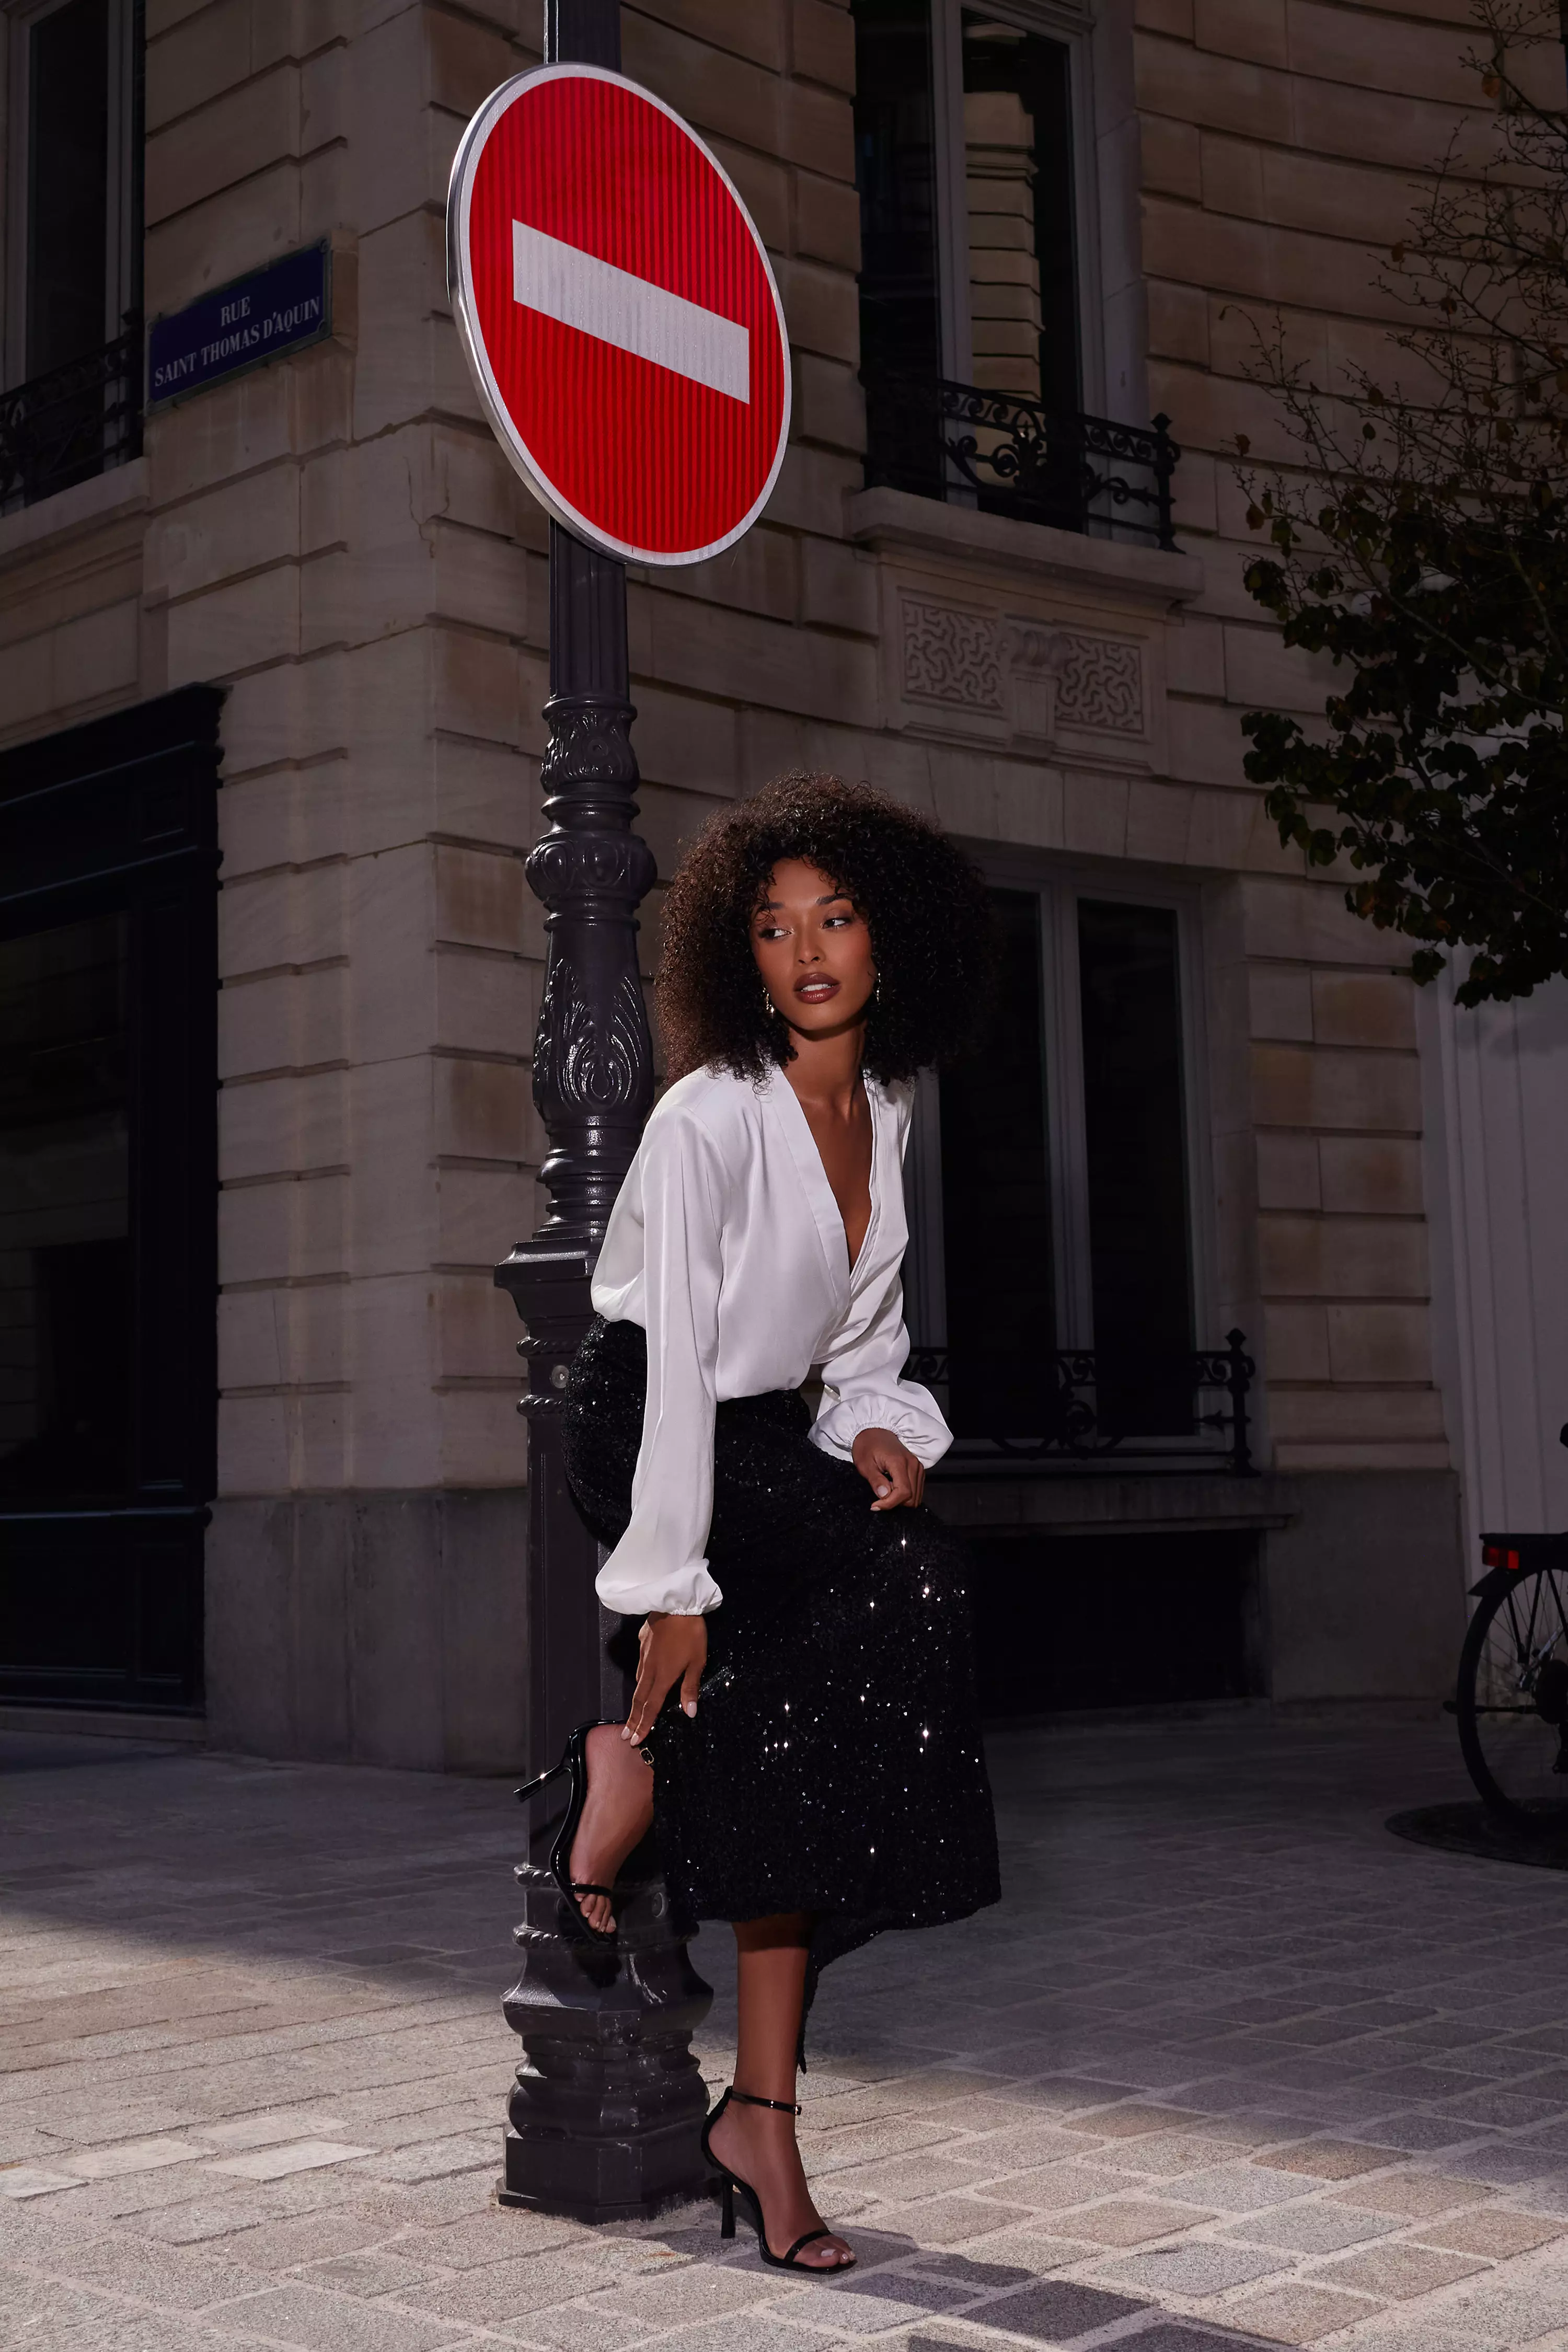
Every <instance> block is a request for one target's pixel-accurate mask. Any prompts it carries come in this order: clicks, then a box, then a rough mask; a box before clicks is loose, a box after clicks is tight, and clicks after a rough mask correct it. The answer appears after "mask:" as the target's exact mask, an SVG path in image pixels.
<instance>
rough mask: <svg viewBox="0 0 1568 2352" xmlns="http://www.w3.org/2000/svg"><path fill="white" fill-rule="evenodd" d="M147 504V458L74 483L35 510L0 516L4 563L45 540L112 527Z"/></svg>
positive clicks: (0, 555)
mask: <svg viewBox="0 0 1568 2352" xmlns="http://www.w3.org/2000/svg"><path fill="white" fill-rule="evenodd" d="M147 499H148V487H147V460H146V458H145V457H132V459H131V460H130V461H129V463H128V464H126V465H123V466H110V467H107V468H106V470H105V471H104V472H103V473H101V474H94V475H93V476H92V478H91V479H90V480H89V481H86V482H73V483H72V484H71V486H70V488H69V489H68V490H57V491H56V492H55V493H54V496H53V497H52V498H47V499H38V500H37V504H36V505H34V506H30V507H18V508H17V509H16V512H15V513H14V514H8V515H0V564H4V563H7V562H10V561H11V559H12V558H13V557H15V556H18V555H22V554H25V553H26V551H27V550H28V549H29V548H33V547H37V545H39V544H40V542H41V541H45V540H56V539H64V538H67V537H68V536H69V535H70V534H72V533H74V532H77V531H83V530H95V529H97V528H98V527H99V526H100V525H101V524H103V523H106V522H112V521H114V520H117V519H118V518H119V517H120V516H121V515H125V514H131V513H132V512H133V511H134V510H135V509H137V508H139V507H144V506H145V505H146V504H147Z"/></svg>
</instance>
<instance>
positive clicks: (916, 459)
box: [864, 374, 1182, 548]
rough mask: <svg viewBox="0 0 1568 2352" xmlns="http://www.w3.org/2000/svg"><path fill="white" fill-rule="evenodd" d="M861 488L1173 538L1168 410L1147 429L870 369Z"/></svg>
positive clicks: (1085, 527)
mask: <svg viewBox="0 0 1568 2352" xmlns="http://www.w3.org/2000/svg"><path fill="white" fill-rule="evenodd" d="M864 381H865V385H866V428H867V438H868V456H867V459H866V483H867V487H868V488H875V487H877V486H878V485H886V486H887V487H888V488H892V489H899V490H913V491H915V492H916V493H917V494H918V495H919V496H920V497H922V498H931V499H952V500H955V501H957V502H959V503H963V504H967V505H971V506H975V507H978V508H979V509H981V510H982V511H983V512H984V513H988V514H1009V515H1016V516H1017V517H1018V518H1020V519H1021V520H1023V521H1025V522H1044V523H1051V524H1054V525H1055V527H1056V528H1057V529H1058V530H1075V531H1080V532H1085V533H1088V534H1089V536H1091V537H1096V538H1103V539H1132V540H1142V541H1147V542H1150V543H1152V545H1154V546H1155V547H1164V548H1173V547H1174V546H1175V543H1176V541H1175V534H1174V530H1173V526H1172V521H1171V477H1172V475H1173V473H1174V471H1175V467H1176V460H1177V458H1178V457H1180V456H1181V454H1182V453H1181V451H1180V450H1179V449H1178V448H1177V446H1176V444H1175V443H1174V442H1173V440H1172V438H1171V436H1170V433H1169V431H1168V430H1167V427H1168V426H1169V425H1170V422H1171V420H1170V418H1169V417H1168V416H1163V415H1162V416H1156V417H1155V419H1154V421H1153V424H1152V426H1149V427H1147V428H1144V427H1142V426H1139V425H1117V424H1114V423H1113V422H1112V421H1111V420H1110V418H1109V417H1105V416H1080V415H1060V414H1058V413H1056V412H1054V411H1052V410H1050V409H1047V408H1043V407H1041V406H1040V404H1038V402H1037V401H1032V400H1024V399H1017V398H1015V397H1014V395H1013V394H1010V393H1005V392H982V391H980V390H978V389H977V388H976V387H975V386H974V385H973V384H967V383H947V382H945V381H942V382H939V383H919V382H915V381H911V380H910V379H907V378H904V377H893V376H887V375H876V374H868V375H867V376H866V377H865V379H864Z"/></svg>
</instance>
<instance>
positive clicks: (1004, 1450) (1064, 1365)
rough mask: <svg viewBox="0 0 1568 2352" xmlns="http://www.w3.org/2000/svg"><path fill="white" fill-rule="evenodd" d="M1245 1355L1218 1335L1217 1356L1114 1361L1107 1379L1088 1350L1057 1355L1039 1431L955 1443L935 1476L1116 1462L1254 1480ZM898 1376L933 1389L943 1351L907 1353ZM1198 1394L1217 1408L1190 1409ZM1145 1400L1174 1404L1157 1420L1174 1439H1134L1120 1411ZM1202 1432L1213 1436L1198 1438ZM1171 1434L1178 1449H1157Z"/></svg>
mask: <svg viewBox="0 0 1568 2352" xmlns="http://www.w3.org/2000/svg"><path fill="white" fill-rule="evenodd" d="M1246 1347H1247V1335H1246V1333H1245V1332H1243V1331H1227V1332H1226V1344H1225V1346H1224V1347H1223V1348H1196V1349H1193V1350H1192V1352H1191V1353H1190V1354H1184V1355H1182V1356H1180V1357H1177V1358H1173V1359H1169V1360H1157V1361H1156V1360H1151V1361H1148V1362H1143V1361H1140V1362H1138V1363H1137V1364H1136V1365H1131V1364H1128V1363H1126V1362H1124V1361H1123V1362H1119V1363H1118V1364H1117V1365H1116V1367H1115V1369H1114V1370H1113V1371H1112V1370H1111V1369H1110V1367H1108V1366H1106V1365H1104V1364H1102V1363H1101V1362H1100V1360H1099V1358H1098V1357H1097V1356H1096V1353H1095V1351H1094V1349H1092V1348H1060V1349H1056V1350H1055V1351H1054V1353H1052V1354H1050V1355H1047V1357H1045V1359H1044V1360H1043V1368H1044V1369H1045V1370H1047V1373H1048V1376H1049V1378H1050V1380H1051V1381H1053V1382H1054V1385H1053V1386H1050V1387H1048V1388H1047V1389H1046V1391H1045V1392H1044V1394H1043V1396H1042V1399H1041V1413H1040V1419H1041V1423H1042V1424H1043V1425H1042V1426H1041V1427H1040V1428H1039V1430H1038V1432H1037V1433H1036V1434H1034V1435H1029V1436H1007V1437H1004V1436H985V1437H973V1436H960V1437H955V1438H954V1440H953V1443H952V1448H951V1449H950V1451H949V1452H948V1453H947V1454H945V1455H944V1456H943V1458H942V1469H943V1470H944V1471H946V1472H949V1473H952V1472H955V1471H956V1472H959V1473H963V1472H966V1471H968V1472H973V1471H979V1470H986V1469H995V1468H999V1467H1002V1466H1004V1465H1011V1466H1014V1467H1019V1468H1021V1467H1025V1466H1032V1467H1033V1468H1034V1470H1036V1471H1037V1472H1043V1471H1049V1470H1052V1469H1054V1468H1061V1467H1068V1466H1070V1465H1083V1464H1086V1463H1108V1462H1109V1463H1114V1464H1116V1465H1121V1464H1123V1463H1124V1464H1126V1465H1128V1467H1129V1468H1131V1467H1134V1466H1136V1465H1142V1464H1148V1463H1160V1464H1162V1465H1164V1466H1165V1468H1166V1469H1167V1470H1172V1469H1178V1468H1179V1469H1182V1470H1209V1469H1214V1468H1215V1467H1219V1468H1222V1469H1224V1470H1226V1472H1228V1473H1230V1474H1232V1475H1235V1476H1237V1477H1242V1478H1252V1477H1256V1476H1257V1475H1258V1472H1257V1469H1256V1466H1255V1465H1254V1463H1253V1459H1252V1446H1251V1441H1250V1438H1249V1436H1248V1413H1247V1394H1248V1391H1249V1390H1250V1388H1251V1385H1252V1381H1253V1379H1254V1377H1255V1375H1256V1373H1257V1370H1258V1367H1257V1365H1256V1363H1255V1362H1254V1361H1253V1360H1252V1358H1251V1357H1250V1356H1249V1355H1248V1354H1247V1351H1246ZM905 1370H906V1374H907V1377H908V1378H909V1379H910V1380H912V1381H922V1382H923V1383H925V1384H926V1385H927V1386H928V1387H931V1386H935V1387H938V1388H940V1387H942V1386H943V1385H945V1384H947V1383H949V1381H950V1379H951V1360H950V1351H949V1350H948V1349H946V1348H914V1349H911V1350H910V1360H909V1363H908V1365H907V1366H906V1368H905ZM1203 1391H1208V1392H1210V1393H1213V1392H1215V1391H1219V1392H1220V1393H1221V1394H1222V1395H1223V1397H1224V1399H1225V1402H1223V1403H1216V1404H1215V1406H1214V1407H1212V1408H1211V1409H1209V1410H1206V1411H1205V1410H1200V1407H1199V1398H1200V1394H1201V1393H1202V1392H1203ZM1152 1395H1160V1396H1163V1398H1165V1399H1166V1400H1167V1401H1168V1400H1170V1399H1172V1398H1173V1397H1179V1398H1182V1399H1184V1403H1183V1404H1182V1406H1181V1408H1180V1412H1179V1415H1178V1414H1175V1413H1171V1414H1168V1415H1166V1416H1163V1417H1164V1418H1166V1419H1167V1420H1169V1421H1174V1420H1176V1419H1177V1418H1178V1417H1179V1418H1180V1420H1181V1421H1182V1423H1184V1429H1183V1430H1182V1431H1180V1432H1178V1431H1176V1430H1174V1429H1171V1428H1169V1427H1167V1428H1166V1429H1165V1430H1163V1431H1149V1432H1147V1433H1140V1431H1139V1429H1138V1427H1137V1425H1136V1418H1135V1412H1128V1411H1127V1407H1128V1406H1129V1405H1130V1404H1131V1403H1132V1402H1133V1401H1134V1400H1137V1399H1144V1400H1147V1399H1148V1398H1149V1397H1150V1396H1152ZM1187 1431H1190V1433H1191V1434H1190V1435H1187V1434H1186V1432H1187ZM1205 1432H1209V1433H1213V1434H1212V1435H1211V1436H1209V1437H1208V1438H1206V1439H1205V1436H1204V1435H1203V1433H1205ZM1178 1436H1181V1437H1183V1438H1184V1442H1182V1443H1174V1442H1161V1441H1162V1439H1164V1440H1166V1441H1172V1440H1174V1439H1176V1438H1177V1437H1178ZM1216 1439H1217V1440H1219V1441H1221V1442H1219V1443H1215V1440H1216Z"/></svg>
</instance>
